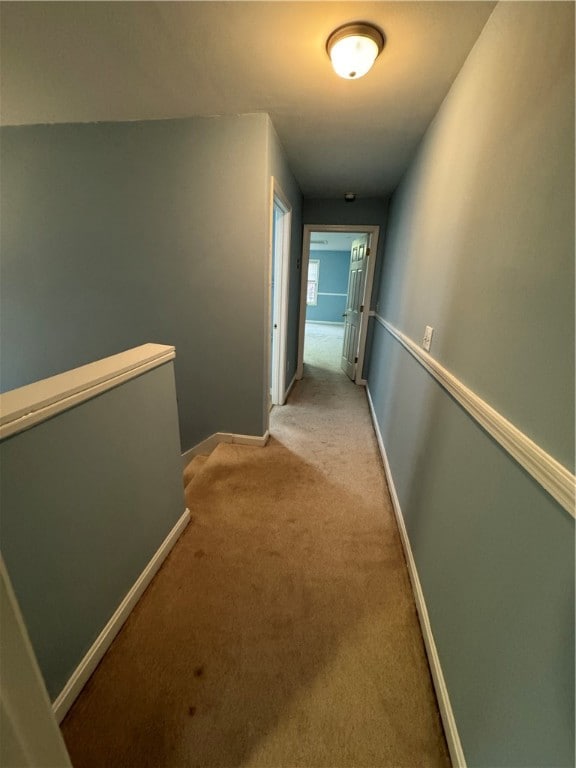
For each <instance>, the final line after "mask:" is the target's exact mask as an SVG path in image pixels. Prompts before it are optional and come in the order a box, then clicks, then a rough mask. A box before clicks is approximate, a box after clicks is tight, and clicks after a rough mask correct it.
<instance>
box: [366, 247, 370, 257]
mask: <svg viewBox="0 0 576 768" xmlns="http://www.w3.org/2000/svg"><path fill="white" fill-rule="evenodd" d="M366 256H370V248H366Z"/></svg>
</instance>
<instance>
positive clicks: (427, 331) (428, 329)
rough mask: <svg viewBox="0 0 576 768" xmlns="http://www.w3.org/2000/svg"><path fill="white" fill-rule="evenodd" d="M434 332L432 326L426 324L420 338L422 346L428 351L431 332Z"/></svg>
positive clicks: (430, 343)
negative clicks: (422, 335) (422, 336)
mask: <svg viewBox="0 0 576 768" xmlns="http://www.w3.org/2000/svg"><path fill="white" fill-rule="evenodd" d="M433 333H434V328H432V326H431V325H427V326H426V328H425V330H424V338H423V339H422V346H423V347H424V349H425V350H426V352H430V346H431V345H432V334H433Z"/></svg>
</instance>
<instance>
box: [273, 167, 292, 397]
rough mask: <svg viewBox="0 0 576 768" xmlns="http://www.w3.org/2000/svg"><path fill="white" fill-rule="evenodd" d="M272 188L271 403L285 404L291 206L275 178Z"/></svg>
mask: <svg viewBox="0 0 576 768" xmlns="http://www.w3.org/2000/svg"><path fill="white" fill-rule="evenodd" d="M272 188H273V196H272V232H271V241H272V242H271V251H272V253H271V267H270V268H271V284H270V292H271V295H270V299H271V311H270V363H271V364H270V372H269V373H270V404H271V405H284V401H285V399H286V333H287V326H288V290H289V280H290V271H289V270H290V227H291V217H292V208H291V207H290V203H289V202H288V200H287V199H286V197H285V196H284V194H283V192H282V190H281V189H280V187H279V186H278V184H277V182H276V180H275V179H272Z"/></svg>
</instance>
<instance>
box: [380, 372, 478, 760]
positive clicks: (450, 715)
mask: <svg viewBox="0 0 576 768" xmlns="http://www.w3.org/2000/svg"><path fill="white" fill-rule="evenodd" d="M366 395H367V397H368V405H369V406H370V415H371V416H372V423H373V425H374V432H375V433H376V439H377V440H378V447H379V448H380V454H381V456H382V462H383V464H384V471H385V472H386V480H387V481H388V488H389V490H390V498H391V499H392V506H393V508H394V514H395V516H396V521H397V523H398V529H399V531H400V538H401V540H402V546H403V548H404V554H405V556H406V563H407V565H408V574H409V576H410V581H411V582H412V590H413V592H414V599H415V601H416V609H417V611H418V619H419V621H420V628H421V630H422V635H423V637H424V645H425V646H426V654H427V656H428V663H429V665H430V670H431V672H432V680H433V681H434V688H435V690H436V698H437V699H438V706H439V708H440V715H441V717H442V723H443V725H444V733H445V735H446V742H447V744H448V749H449V750H450V757H451V759H452V765H453V767H454V768H466V758H465V757H464V750H463V749H462V743H461V741H460V736H459V734H458V728H457V726H456V720H455V718H454V712H453V711H452V705H451V703H450V697H449V695H448V688H447V686H446V681H445V680H444V674H443V672H442V667H441V665H440V657H439V656H438V649H437V648H436V643H435V641H434V635H433V633H432V627H431V625H430V617H429V616H428V609H427V607H426V601H425V599H424V593H423V591H422V585H421V584H420V578H419V576H418V570H417V568H416V562H415V560H414V555H413V554H412V547H411V545H410V539H409V538H408V532H407V531H406V525H405V523H404V517H403V515H402V510H401V508H400V501H399V499H398V494H397V493H396V487H395V485H394V479H393V477H392V471H391V469H390V463H389V461H388V456H387V454H386V449H385V447H384V440H383V439H382V433H381V432H380V426H379V424H378V420H377V418H376V413H375V411H374V403H373V402H372V396H371V394H370V389H369V388H368V387H366Z"/></svg>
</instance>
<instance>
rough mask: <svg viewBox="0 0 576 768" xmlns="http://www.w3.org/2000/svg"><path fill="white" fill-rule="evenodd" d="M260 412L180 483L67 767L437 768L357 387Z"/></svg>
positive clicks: (329, 388) (316, 373)
mask: <svg viewBox="0 0 576 768" xmlns="http://www.w3.org/2000/svg"><path fill="white" fill-rule="evenodd" d="M337 359H338V358H337ZM311 373H312V374H313V375H309V374H311ZM272 417H273V420H272V430H271V431H272V438H271V440H270V442H269V444H268V446H267V447H266V448H264V449H261V448H251V447H245V446H237V445H227V444H221V445H220V446H218V448H217V449H216V450H215V451H214V452H213V453H212V455H211V456H210V458H209V459H208V460H207V462H206V463H205V465H204V467H203V468H202V470H201V471H200V472H199V474H198V475H197V476H195V477H194V479H193V480H192V482H191V483H190V485H189V486H188V488H187V502H188V505H189V507H190V510H191V512H192V524H191V525H190V526H189V527H188V528H187V530H186V531H185V532H184V534H183V535H182V537H181V539H180V540H179V542H178V543H177V545H176V546H175V548H174V549H173V551H172V553H171V554H170V556H169V557H168V559H167V560H166V562H165V564H164V566H163V567H162V568H161V570H160V572H159V573H158V575H157V577H156V578H155V579H154V581H153V582H152V584H151V586H150V587H149V589H148V590H147V592H146V593H145V594H144V596H143V598H142V599H141V601H140V603H139V604H138V605H137V607H136V609H135V610H134V612H133V613H132V615H131V616H130V618H129V619H128V621H127V623H126V624H125V626H124V628H123V629H122V631H121V632H120V634H119V636H118V637H117V639H116V640H115V641H114V643H113V645H112V646H111V648H110V650H109V652H108V653H107V655H106V656H105V657H104V659H103V661H102V663H101V664H100V666H99V667H98V668H97V670H96V672H95V674H94V675H93V676H92V678H91V679H90V681H89V682H88V684H87V686H86V688H85V689H84V691H83V693H82V694H81V695H80V697H79V699H78V700H77V702H76V704H75V705H74V707H73V708H72V710H71V711H70V713H69V714H68V716H67V718H66V719H65V720H64V722H63V725H62V730H63V733H64V736H65V740H66V744H67V747H68V749H69V751H70V755H71V758H72V761H73V764H74V766H75V768H102V766H107V768H116V767H117V768H120V767H122V768H129V767H130V768H131V767H132V766H133V767H134V768H144V767H145V766H150V768H152V766H154V768H175V767H176V766H198V767H200V766H204V767H205V766H214V767H216V766H218V767H219V768H224V766H226V767H227V768H229V767H230V766H246V767H247V766H254V767H255V766H260V767H261V768H272V767H274V768H276V767H277V766H301V767H302V768H321V767H322V768H327V766H330V767H331V768H339V767H340V766H349V768H361V767H362V766H365V767H366V768H368V766H370V767H371V768H375V767H376V766H382V767H384V766H394V768H399V767H400V766H406V768H408V767H410V768H413V766H419V768H422V767H423V766H448V765H449V761H448V757H447V751H446V747H445V743H444V737H443V734H442V729H441V725H440V719H439V715H438V712H437V708H436V702H435V698H434V693H433V690H432V685H431V681H430V677H429V672H428V667H427V663H426V660H425V656H424V648H423V643H422V638H421V636H420V631H419V627H418V621H417V617H416V611H415V607H414V603H413V599H412V594H411V591H410V586H409V581H408V575H407V572H406V567H405V563H404V559H403V554H402V550H401V545H400V541H399V537H398V532H397V529H396V524H395V521H394V518H393V514H392V511H391V507H390V503H389V500H388V496H387V491H386V488H385V483H384V479H383V473H382V470H381V466H380V462H379V457H378V450H377V445H376V440H375V438H374V434H373V431H372V427H371V423H370V417H369V414H368V408H367V405H366V399H365V393H364V390H363V388H361V387H357V386H354V385H353V384H352V383H351V382H349V381H348V379H347V378H346V377H345V375H344V374H343V373H342V372H341V371H339V369H338V367H337V364H334V365H322V366H314V367H307V370H306V378H305V379H304V380H302V381H301V382H298V384H297V385H296V387H295V389H294V390H293V392H292V395H291V397H290V400H289V403H288V405H286V406H284V407H283V408H276V409H274V411H273V414H272Z"/></svg>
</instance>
